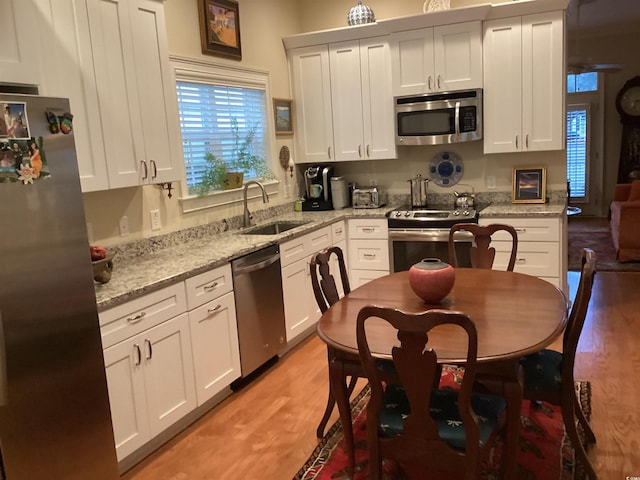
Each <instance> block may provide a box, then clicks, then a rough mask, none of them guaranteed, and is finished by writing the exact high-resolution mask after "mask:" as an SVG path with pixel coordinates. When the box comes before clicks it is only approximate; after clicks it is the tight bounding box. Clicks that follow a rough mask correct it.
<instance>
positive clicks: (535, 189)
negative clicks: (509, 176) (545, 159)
mask: <svg viewBox="0 0 640 480" xmlns="http://www.w3.org/2000/svg"><path fill="white" fill-rule="evenodd" d="M546 193H547V169H546V167H515V168H514V169H513V198H512V202H513V203H545V201H546Z"/></svg>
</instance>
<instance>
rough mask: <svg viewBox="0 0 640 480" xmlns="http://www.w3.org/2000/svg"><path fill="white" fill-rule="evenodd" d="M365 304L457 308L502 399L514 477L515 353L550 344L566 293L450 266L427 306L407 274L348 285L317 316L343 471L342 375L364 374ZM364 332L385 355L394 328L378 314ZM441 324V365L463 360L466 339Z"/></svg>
mask: <svg viewBox="0 0 640 480" xmlns="http://www.w3.org/2000/svg"><path fill="white" fill-rule="evenodd" d="M366 305H377V306H381V307H386V308H396V309H399V310H402V311H404V312H408V313H418V312H423V311H426V310H430V309H434V308H442V309H446V310H454V311H460V312H463V313H465V314H467V315H469V316H470V317H471V319H472V320H473V321H474V323H475V325H476V329H477V332H478V375H482V378H484V379H490V380H493V381H492V382H491V384H492V385H493V386H494V387H496V386H497V387H498V388H499V391H498V392H496V393H499V394H501V395H503V396H504V398H505V400H506V402H507V425H506V429H507V431H506V440H505V452H504V457H503V461H504V462H506V463H505V465H504V467H505V474H506V475H505V476H506V478H507V479H514V480H515V479H516V478H517V460H516V455H517V446H518V430H519V425H520V411H521V403H522V373H521V369H520V365H519V359H520V358H521V357H522V356H524V355H527V354H530V353H533V352H536V351H538V350H541V349H543V348H545V347H547V346H548V345H549V344H551V343H552V342H553V341H554V340H555V339H556V338H557V337H558V336H559V335H560V334H561V333H562V331H563V330H564V327H565V325H566V322H567V310H568V304H567V299H566V297H565V295H564V293H563V292H562V291H561V290H559V289H558V288H557V287H555V286H554V285H552V284H551V283H549V282H546V281H544V280H542V279H540V278H538V277H533V276H530V275H524V274H520V273H514V272H506V271H499V270H485V269H471V268H456V269H455V283H454V286H453V289H452V290H451V292H450V293H449V295H447V297H445V298H444V299H443V300H442V301H441V302H440V303H439V304H425V303H424V302H423V301H422V300H421V299H420V298H419V297H418V296H417V295H416V294H415V293H414V292H413V290H412V289H411V286H410V285H409V272H408V271H404V272H398V273H392V274H390V275H386V276H384V277H381V278H378V279H375V280H373V281H371V282H369V283H367V284H365V285H362V286H361V287H359V288H357V289H355V290H353V291H351V292H350V293H349V294H347V295H345V296H344V297H343V298H341V299H340V300H339V301H338V302H336V303H335V304H334V305H332V306H331V307H330V308H329V309H328V310H327V311H326V312H325V313H324V314H323V315H322V316H321V318H320V321H319V323H318V335H319V336H320V338H321V339H322V340H323V341H324V342H325V343H326V344H327V348H328V360H329V381H330V387H331V389H332V392H333V394H334V396H335V398H336V403H337V405H338V410H339V413H340V420H341V423H342V427H343V430H344V438H345V447H346V450H347V455H348V458H349V461H348V466H347V469H348V473H349V475H350V476H351V477H353V472H354V465H355V462H354V442H353V429H352V420H351V411H350V407H349V395H348V388H347V384H346V378H347V376H350V375H356V376H361V377H364V372H363V371H362V368H361V367H360V360H359V356H358V346H357V342H356V318H357V316H358V312H359V311H360V309H361V308H362V307H364V306H366ZM369 322H370V323H369V324H368V325H371V326H370V327H368V332H367V337H368V339H369V342H370V348H371V351H372V353H373V354H374V355H375V356H378V357H380V358H386V359H391V358H392V357H391V349H392V348H393V346H395V345H397V344H398V341H397V338H396V331H395V330H394V329H393V328H392V327H391V326H390V325H388V324H386V323H385V322H383V321H382V320H380V319H371V320H370V321H369ZM454 330H455V329H442V330H440V331H437V330H436V331H432V332H430V334H429V345H430V347H431V348H433V349H434V350H435V351H436V353H437V355H438V362H439V363H440V364H463V363H464V361H465V359H466V338H465V337H463V336H459V335H457V334H456V333H454Z"/></svg>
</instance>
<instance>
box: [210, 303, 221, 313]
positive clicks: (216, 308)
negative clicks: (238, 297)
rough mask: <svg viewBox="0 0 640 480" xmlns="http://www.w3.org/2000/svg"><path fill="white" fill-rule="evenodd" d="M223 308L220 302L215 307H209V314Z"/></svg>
mask: <svg viewBox="0 0 640 480" xmlns="http://www.w3.org/2000/svg"><path fill="white" fill-rule="evenodd" d="M221 308H222V305H220V304H218V305H216V306H215V307H213V308H207V314H209V315H211V314H212V313H216V312H217V311H218V310H220V309H221Z"/></svg>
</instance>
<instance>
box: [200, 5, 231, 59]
mask: <svg viewBox="0 0 640 480" xmlns="http://www.w3.org/2000/svg"><path fill="white" fill-rule="evenodd" d="M198 12H199V16H200V43H201V44H202V53H204V54H206V55H218V56H223V57H231V58H235V59H237V60H240V59H242V49H241V47H240V16H239V8H238V2H235V1H233V0H198Z"/></svg>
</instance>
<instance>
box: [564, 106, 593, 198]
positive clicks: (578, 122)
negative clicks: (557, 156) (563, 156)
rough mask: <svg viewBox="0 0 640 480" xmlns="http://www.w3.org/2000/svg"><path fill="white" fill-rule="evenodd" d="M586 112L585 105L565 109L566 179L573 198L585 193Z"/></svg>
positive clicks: (582, 196)
mask: <svg viewBox="0 0 640 480" xmlns="http://www.w3.org/2000/svg"><path fill="white" fill-rule="evenodd" d="M588 114H589V111H588V108H587V106H585V105H572V106H570V107H569V108H568V109H567V180H569V186H570V188H571V198H573V199H584V197H585V196H586V194H587V165H588V151H587V146H588V134H589V129H588V120H589V115H588Z"/></svg>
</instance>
